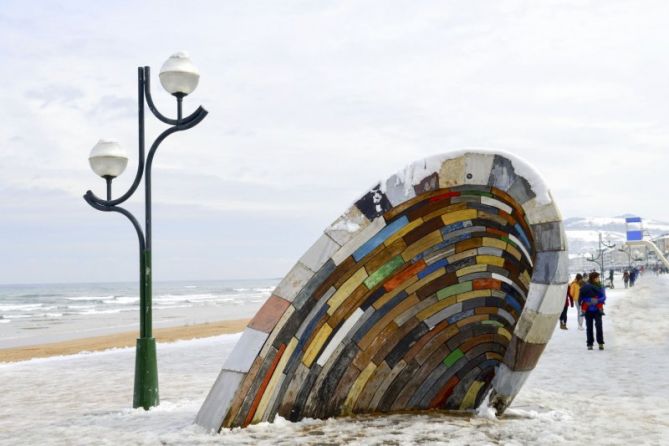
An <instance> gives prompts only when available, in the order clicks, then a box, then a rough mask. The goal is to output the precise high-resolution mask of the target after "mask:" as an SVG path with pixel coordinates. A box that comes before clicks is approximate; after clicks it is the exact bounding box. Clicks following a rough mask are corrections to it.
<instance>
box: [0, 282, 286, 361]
mask: <svg viewBox="0 0 669 446" xmlns="http://www.w3.org/2000/svg"><path fill="white" fill-rule="evenodd" d="M278 282H279V279H258V280H217V281H168V282H154V284H153V326H154V327H155V328H161V327H171V326H182V325H190V324H200V323H206V322H216V321H221V320H230V319H244V318H251V317H253V315H254V314H255V313H256V312H257V311H258V309H259V308H260V307H261V306H262V304H263V303H264V302H265V300H266V299H267V298H268V297H269V295H270V293H271V291H272V290H273V289H274V287H275V286H276V285H277V283H278ZM135 329H136V330H139V285H138V283H137V282H118V283H73V284H39V285H0V348H8V347H17V346H24V345H33V344H41V343H46V342H57V341H63V340H68V339H76V338H83V337H90V336H99V335H104V334H110V333H117V332H123V331H132V330H135Z"/></svg>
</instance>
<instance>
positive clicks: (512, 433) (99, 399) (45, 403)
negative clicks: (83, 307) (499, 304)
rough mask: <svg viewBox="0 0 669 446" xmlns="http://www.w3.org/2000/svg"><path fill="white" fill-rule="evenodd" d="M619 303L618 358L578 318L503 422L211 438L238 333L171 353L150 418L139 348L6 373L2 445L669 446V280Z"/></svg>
mask: <svg viewBox="0 0 669 446" xmlns="http://www.w3.org/2000/svg"><path fill="white" fill-rule="evenodd" d="M620 285H622V284H620ZM608 295H609V304H608V305H607V307H606V313H607V314H606V316H605V318H604V330H605V341H606V350H604V351H598V350H594V351H588V350H586V347H585V332H584V331H579V330H577V329H576V321H575V312H574V311H573V310H571V311H570V314H569V322H568V326H569V330H567V331H564V330H559V329H557V330H556V331H555V333H554V335H553V339H552V340H551V342H550V343H549V344H548V347H547V349H546V351H545V353H544V355H543V356H542V358H541V360H540V362H539V365H538V366H537V368H536V369H535V370H534V372H533V373H532V375H531V377H530V379H529V380H528V382H527V383H526V385H525V386H524V387H523V389H522V390H521V392H520V394H519V395H518V397H517V398H516V400H515V401H514V403H513V404H512V406H511V408H510V409H509V410H508V411H507V414H506V415H505V416H504V417H503V418H502V419H495V418H494V417H491V416H490V413H489V412H488V411H485V410H480V411H479V414H478V415H476V416H471V417H456V416H449V415H445V414H443V413H426V414H415V415H414V414H397V415H392V416H383V417H378V416H376V417H372V416H358V417H354V418H342V419H329V420H304V421H302V422H300V423H291V422H288V421H286V420H283V419H277V420H276V421H275V422H274V423H262V424H259V425H255V426H250V427H249V428H247V429H233V430H225V431H223V432H222V433H220V434H218V435H213V434H208V433H206V432H204V431H203V430H201V429H200V428H199V427H197V426H194V425H193V424H192V421H193V419H194V418H195V414H196V413H197V410H198V409H199V407H200V404H201V403H202V401H203V399H204V397H205V395H206V393H207V392H208V390H209V388H210V386H211V385H212V384H213V382H214V380H215V378H216V376H217V374H218V372H219V370H220V367H221V365H222V363H223V361H224V359H225V356H227V355H228V354H229V352H230V350H231V348H232V346H233V345H234V343H235V342H236V340H237V339H238V338H239V335H227V336H219V337H216V338H209V339H201V340H195V341H184V342H176V343H173V344H161V345H159V347H158V349H159V351H158V354H159V364H158V365H159V371H160V390H161V405H160V406H159V407H157V408H154V409H152V410H150V411H148V412H145V411H143V410H141V409H140V410H132V409H130V408H129V407H130V405H131V403H132V380H133V367H134V350H133V349H116V350H110V351H106V352H101V353H86V354H79V355H73V356H63V357H58V358H48V359H39V360H31V361H25V362H20V363H15V364H0V395H1V397H0V398H1V399H0V402H1V404H0V444H3V445H5V444H7V445H9V444H12V445H13V444H39V445H60V444H68V445H69V444H74V445H77V444H96V445H117V444H123V445H135V444H137V445H139V444H142V445H144V444H145V445H154V444H163V445H189V444H198V445H221V444H226V445H227V444H245V445H256V444H260V445H263V444H264V445H300V444H352V445H373V444H398V445H413V444H430V445H432V444H448V445H508V446H510V445H534V444H536V445H584V444H595V445H628V444H633V445H635V446H638V445H667V444H669V388H668V386H667V384H668V383H669V379H668V378H667V371H668V369H669V368H668V366H669V342H668V341H669V276H660V277H655V276H651V275H650V274H646V275H645V276H643V277H641V279H640V282H639V283H638V284H637V286H636V287H635V288H632V289H629V290H625V289H615V290H610V291H609V293H608Z"/></svg>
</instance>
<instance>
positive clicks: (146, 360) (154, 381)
mask: <svg viewBox="0 0 669 446" xmlns="http://www.w3.org/2000/svg"><path fill="white" fill-rule="evenodd" d="M159 403H160V398H159V397H158V361H157V359H156V340H155V338H138V339H137V352H136V355H135V394H134V396H133V399H132V407H134V408H135V409H136V408H138V407H143V408H144V409H145V410H149V408H151V407H155V406H157V405H158V404H159Z"/></svg>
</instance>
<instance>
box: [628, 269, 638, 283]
mask: <svg viewBox="0 0 669 446" xmlns="http://www.w3.org/2000/svg"><path fill="white" fill-rule="evenodd" d="M638 271H639V270H638V269H636V268H632V272H630V286H631V287H633V286H634V283H635V282H636V276H637V275H638V274H639V272H638Z"/></svg>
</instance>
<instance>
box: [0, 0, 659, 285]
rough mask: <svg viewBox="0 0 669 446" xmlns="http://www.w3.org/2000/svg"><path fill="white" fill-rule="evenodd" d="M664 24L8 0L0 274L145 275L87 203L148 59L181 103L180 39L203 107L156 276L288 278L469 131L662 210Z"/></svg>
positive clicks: (654, 11)
mask: <svg viewBox="0 0 669 446" xmlns="http://www.w3.org/2000/svg"><path fill="white" fill-rule="evenodd" d="M668 19H669V3H667V2H666V0H657V1H638V0H636V1H616V0H606V1H603V0H602V1H592V2H590V1H559V2H558V1H546V0H543V1H541V2H537V1H499V0H490V1H471V0H468V1H433V2H430V1H415V0H412V1H395V0H379V1H327V0H319V1H287V0H284V1H280V2H279V1H245V2H240V1H220V0H217V1H196V0H192V1H189V2H184V1H178V2H177V1H144V2H134V1H114V2H102V1H99V2H95V1H90V0H87V1H61V2H58V1H49V2H47V1H44V2H37V1H35V2H25V1H11V0H0V99H1V103H2V106H1V107H0V283H32V282H73V281H75V282H76V281H117V280H135V279H136V277H137V269H138V265H137V241H136V236H135V234H134V231H133V230H132V228H131V226H130V225H129V223H128V222H127V221H126V220H125V219H124V218H123V217H122V216H120V215H117V214H106V213H102V212H98V211H95V210H93V209H92V208H90V207H88V205H87V204H86V203H85V202H84V201H83V199H82V198H81V196H82V195H83V193H84V192H85V191H86V190H87V189H89V188H92V189H93V190H94V191H95V192H97V193H98V195H102V194H103V193H104V182H103V181H102V180H101V179H99V178H98V177H96V176H95V175H94V174H93V173H92V172H91V170H90V168H89V166H88V154H89V151H90V149H91V148H92V146H93V145H94V144H95V143H96V141H97V140H98V139H99V138H112V139H116V140H118V141H120V142H121V144H123V146H124V147H125V148H126V149H127V150H128V152H129V153H130V154H131V156H130V158H131V161H130V164H129V166H128V171H127V172H126V173H125V174H124V175H123V176H122V177H120V178H119V179H117V180H116V181H115V183H117V184H115V190H116V191H117V192H119V193H120V192H122V191H125V189H126V188H127V187H128V185H129V184H130V182H131V180H132V176H133V174H132V172H134V170H135V168H136V163H137V159H136V150H137V147H136V137H137V136H136V135H137V121H136V109H137V105H136V101H137V99H136V93H137V86H136V79H137V70H136V67H138V66H140V65H150V66H151V67H152V68H153V70H154V73H153V74H154V76H153V86H154V90H153V93H154V98H155V99H156V101H157V102H158V105H159V107H160V108H161V109H162V110H163V112H164V113H166V114H167V113H173V112H174V107H175V105H174V103H173V99H172V98H171V97H170V96H169V95H167V93H165V92H164V91H162V89H161V87H160V84H159V82H158V79H157V73H158V71H159V69H160V66H161V65H162V63H163V61H164V60H165V59H166V58H167V57H168V56H169V55H170V54H172V53H173V52H175V51H177V50H187V51H188V52H189V53H190V55H191V58H192V60H193V62H194V63H195V64H196V65H197V66H198V67H199V69H200V72H201V80H200V85H199V87H198V89H197V90H196V91H195V92H194V93H193V94H192V95H191V96H189V97H188V98H186V102H185V104H186V105H185V107H186V112H190V111H192V110H193V109H194V108H195V107H196V106H197V105H200V104H202V105H204V106H205V107H206V108H207V109H208V110H209V111H210V114H209V116H208V117H207V118H206V120H205V121H204V122H203V123H202V124H201V125H199V126H198V127H196V128H194V129H192V130H189V131H187V132H184V133H181V134H178V135H175V136H173V137H170V139H168V140H167V141H166V142H165V143H164V144H163V145H162V146H161V147H160V150H159V152H158V154H157V157H156V163H155V165H154V172H153V178H154V180H153V197H154V239H153V244H154V277H155V278H156V280H167V279H233V278H261V277H263V278H264V277H280V276H282V275H283V274H285V272H287V270H288V269H289V268H290V267H291V266H292V265H293V263H294V262H295V261H296V260H297V259H298V258H299V257H300V256H301V254H302V253H303V252H304V251H305V250H306V249H307V248H308V247H309V246H310V245H311V244H312V243H313V242H314V241H315V240H316V239H317V237H318V236H319V234H320V232H321V231H322V230H323V228H324V227H325V226H326V225H328V224H329V223H331V222H332V221H333V220H334V219H335V218H336V217H337V216H338V215H339V214H340V213H341V212H342V211H344V210H345V209H346V208H347V207H348V206H349V205H350V204H351V203H352V202H353V201H355V200H356V199H357V198H358V197H359V196H360V195H362V194H363V193H364V192H366V190H367V189H368V188H369V187H370V186H371V185H373V184H374V182H375V181H376V180H378V179H379V178H382V177H383V178H385V177H388V176H390V175H391V174H392V173H394V172H395V171H397V170H399V169H401V168H402V167H404V166H405V165H406V164H408V163H410V162H412V161H414V160H417V159H420V158H423V157H426V156H430V155H434V154H438V153H441V152H445V151H449V150H453V149H459V148H463V147H488V148H499V149H504V150H507V151H509V152H512V153H515V154H517V155H519V156H521V157H523V158H525V159H527V160H528V161H529V162H530V163H532V164H533V165H534V166H535V167H536V168H537V170H538V171H539V172H540V173H541V174H542V175H543V176H544V178H545V180H546V181H547V183H548V184H549V186H550V188H551V189H552V191H553V195H554V197H555V199H556V201H557V203H558V205H559V206H560V208H561V210H562V213H563V216H564V217H565V218H567V217H575V216H615V215H620V214H623V213H635V214H638V215H641V216H643V217H646V218H654V219H660V220H662V219H664V220H669V206H667V204H666V203H667V201H666V199H665V194H666V191H667V189H668V187H669V178H668V177H667V169H668V166H669V164H668V161H669V150H668V149H669V122H668V121H667V116H669V53H668V51H667V49H668V48H669V27H668V26H667V20H668ZM147 125H148V134H147V140H152V138H153V137H155V135H157V133H158V132H159V131H160V130H161V126H160V125H159V124H158V123H156V122H155V120H151V119H150V118H148V119H147ZM137 195H141V194H137ZM140 198H141V197H137V198H135V199H133V200H132V201H131V203H130V205H129V208H130V209H131V210H133V211H135V212H137V213H138V214H139V216H140V217H141V203H142V201H141V200H140Z"/></svg>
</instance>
